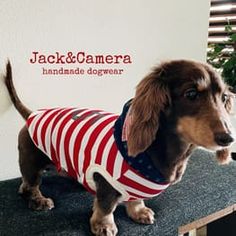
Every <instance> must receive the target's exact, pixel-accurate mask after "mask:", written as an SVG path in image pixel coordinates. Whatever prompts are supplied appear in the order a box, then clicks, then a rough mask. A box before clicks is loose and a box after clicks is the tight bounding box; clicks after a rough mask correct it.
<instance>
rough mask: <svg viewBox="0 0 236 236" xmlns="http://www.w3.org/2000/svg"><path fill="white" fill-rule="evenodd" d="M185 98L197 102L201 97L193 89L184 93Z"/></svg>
mask: <svg viewBox="0 0 236 236" xmlns="http://www.w3.org/2000/svg"><path fill="white" fill-rule="evenodd" d="M184 96H185V97H186V98H188V99H189V100H195V99H196V98H197V97H198V96H199V93H198V91H197V90H196V89H195V88H191V89H188V90H187V91H186V92H185V93H184Z"/></svg>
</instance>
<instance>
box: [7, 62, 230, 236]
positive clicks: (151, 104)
mask: <svg viewBox="0 0 236 236" xmlns="http://www.w3.org/2000/svg"><path fill="white" fill-rule="evenodd" d="M5 83H6V86H7V88H8V91H9V94H10V96H11V100H12V102H13V104H14V105H15V107H16V109H17V110H18V111H19V113H20V114H21V115H22V116H23V118H24V119H25V120H27V125H26V126H24V127H23V128H22V130H21V131H20V133H19V163H20V170H21V173H22V181H23V182H22V184H21V186H20V193H21V194H22V196H23V197H25V198H26V199H27V200H28V202H29V207H30V208H32V209H35V210H48V209H51V208H53V207H54V204H53V201H52V200H51V199H50V198H45V197H44V196H43V195H42V194H41V192H40V190H39V183H40V175H41V172H42V171H43V170H44V169H45V168H46V167H47V165H49V164H52V162H55V159H57V158H58V157H57V153H56V152H57V149H58V150H59V151H58V153H60V152H61V151H62V150H61V148H62V147H63V148H67V147H66V146H63V145H64V144H63V145H61V143H60V142H59V143H58V145H57V144H55V150H54V148H53V145H52V144H51V143H49V142H47V141H45V140H44V139H43V141H39V140H38V139H39V136H37V135H38V134H36V133H32V132H33V131H32V130H31V125H32V123H34V121H33V120H34V119H35V117H37V114H39V113H40V114H42V110H41V111H40V112H38V113H37V114H36V113H32V112H31V111H30V110H29V109H27V108H26V107H25V106H24V105H23V104H22V103H21V101H20V99H19V98H18V96H17V94H16V91H15V88H14V86H13V82H12V72H11V66H10V63H8V64H7V72H6V76H5ZM232 97H233V94H232V93H231V92H230V91H229V89H228V86H226V85H225V84H224V83H223V81H222V80H221V78H220V77H219V76H218V75H217V74H216V73H215V72H214V71H213V69H212V68H211V67H210V66H208V65H206V64H202V63H198V62H193V61H187V60H178V61H177V60H176V61H170V62H166V63H163V64H161V65H159V66H158V67H156V68H154V69H153V71H152V72H151V73H150V74H149V75H147V76H146V77H145V78H144V79H143V80H142V81H141V82H140V83H139V84H138V86H137V90H136V94H135V97H134V98H133V100H131V101H130V102H128V103H127V104H126V105H125V108H124V110H125V112H124V111H123V113H122V115H121V116H120V117H116V118H114V116H112V115H110V113H109V114H107V113H104V112H101V111H93V112H91V111H88V110H84V109H79V110H73V112H71V115H70V119H69V120H70V121H71V120H73V122H77V123H78V124H79V123H81V122H84V121H85V120H86V119H89V121H90V125H94V124H95V123H96V122H97V121H98V120H101V119H104V117H105V116H106V117H107V116H108V118H109V119H113V120H114V119H115V121H114V122H116V123H115V126H114V127H111V129H110V131H112V132H113V134H114V136H115V141H114V142H113V143H112V148H111V149H110V152H109V153H111V152H116V153H121V154H122V155H124V156H125V157H124V160H123V159H122V168H123V167H124V166H125V167H127V166H128V167H127V168H130V169H129V171H130V173H131V172H132V171H133V172H132V173H136V177H137V176H138V178H139V179H140V178H142V180H143V172H144V173H145V176H146V177H147V180H143V181H144V182H145V183H150V185H151V186H154V187H156V186H164V185H165V184H166V186H167V185H169V184H173V183H175V182H177V181H179V180H180V179H181V177H182V175H183V173H184V171H185V168H186V164H187V161H188V158H189V156H190V154H191V152H192V150H193V148H194V147H196V146H201V147H204V148H207V149H210V150H214V151H217V156H218V159H219V161H220V162H221V163H227V162H228V161H229V160H230V152H229V150H228V148H229V146H230V145H231V144H232V143H233V141H234V138H233V129H232V125H231V123H230V120H229V113H230V110H231V107H232ZM63 111H65V110H63ZM63 111H62V110H46V111H43V115H45V116H44V117H41V118H36V119H38V121H36V122H35V125H34V128H35V127H36V128H35V130H38V129H39V126H40V125H41V124H40V122H41V121H42V120H44V121H48V122H49V124H47V123H46V125H45V124H44V123H43V124H42V125H41V127H46V126H47V127H48V126H50V125H51V126H50V129H53V128H52V127H53V125H54V128H55V127H56V126H57V125H58V124H59V123H60V119H62V114H61V113H62V112H63ZM86 112H87V113H88V114H89V116H88V117H86V118H85V116H84V114H85V113H86ZM59 113H60V115H58V114H59ZM87 113H86V114H87ZM49 114H53V115H52V116H54V118H53V119H54V120H53V122H52V123H50V122H51V121H50V119H49V117H50V115H49ZM56 114H57V115H58V116H56ZM55 117H56V118H55ZM36 123H37V124H38V125H37V124H36ZM71 124H72V123H71ZM73 124H74V123H73ZM109 124H111V123H109ZM112 124H113V123H112ZM99 127H100V126H99ZM55 129H56V128H55ZM58 129H60V128H58ZM97 129H98V127H97ZM35 130H34V131H35ZM68 130H69V129H68ZM45 132H47V131H45ZM58 132H59V131H58ZM79 132H81V131H79ZM102 132H103V131H101V132H100V131H97V133H96V135H95V136H99V135H100V134H101V133H102ZM59 133H60V132H59ZM50 135H51V136H50V137H52V136H53V134H52V133H50ZM66 135H67V134H66ZM72 136H73V135H72ZM78 136H79V135H78ZM95 136H94V137H93V138H94V140H95ZM117 136H118V138H117ZM43 137H44V138H45V134H44V136H43ZM65 137H67V136H65ZM78 138H80V137H78ZM65 139H66V138H65ZM104 140H105V136H104V138H103V141H104ZM103 141H102V142H103ZM40 142H41V143H43V142H45V143H43V144H44V145H41V146H40V144H39V143H40ZM91 142H92V141H91V140H90V143H91ZM94 142H95V141H94ZM77 144H78V143H77ZM79 144H80V143H79ZM50 145H51V146H50ZM77 146H78V145H77ZM116 146H117V147H118V148H116ZM40 147H41V148H40ZM47 148H49V149H50V153H51V155H49V154H48V153H47V152H46V151H45V150H46V149H47ZM98 149H99V148H98ZM114 150H115V151H114ZM117 150H118V151H117ZM86 152H87V149H85V151H84V152H83V154H84V153H86ZM63 153H64V152H63ZM68 153H70V150H69V151H68ZM78 153H79V152H78ZM103 154H104V153H103ZM58 155H59V154H58ZM68 155H69V154H68ZM109 155H110V154H109ZM109 155H108V156H109ZM65 156H66V154H65ZM59 158H60V157H59ZM69 158H71V157H69ZM74 158H75V157H74ZM79 158H80V157H79ZM90 158H91V159H92V158H93V157H92V156H91V153H90ZM119 158H121V157H120V156H115V158H114V162H118V161H117V160H121V159H119ZM142 158H146V159H147V160H146V159H145V160H144V159H142ZM72 159H73V158H72ZM70 160H71V159H66V162H67V163H66V168H67V171H69V172H71V173H72V174H71V175H74V177H75V178H78V179H80V180H81V178H82V177H83V178H82V179H83V181H84V182H86V179H85V175H82V174H81V176H80V172H79V173H77V172H76V170H79V169H80V166H78V165H80V162H79V164H78V163H77V162H76V160H75V159H74V160H73V161H74V162H73V163H72V162H70ZM135 160H138V162H139V163H143V164H142V167H140V166H138V163H136V162H135ZM60 161H61V160H59V162H60ZM146 161H148V163H152V164H153V166H151V167H150V166H146V164H145V163H146ZM76 163H77V164H76ZM133 163H134V164H133ZM56 164H58V163H56ZM136 164H137V165H136ZM129 165H131V167H129ZM136 166H137V168H138V170H137V171H136V172H135V168H136ZM60 167H61V166H60ZM110 167H111V166H109V168H110ZM149 167H150V168H149ZM151 168H152V169H151ZM149 169H150V176H149V172H148V171H149ZM151 170H152V171H151ZM153 170H154V171H153ZM155 171H156V172H158V173H159V176H160V178H159V179H162V180H163V181H162V183H160V184H159V185H158V184H157V183H156V182H155V181H156V180H153V179H152V178H151V175H153V176H155V173H154V172H155ZM115 172H117V169H116V170H115ZM92 173H93V175H92V176H91V178H92V181H94V187H91V188H93V189H92V191H94V192H96V197H95V201H94V207H93V215H92V217H91V220H90V224H91V230H92V232H93V233H94V234H95V235H116V234H117V227H116V225H115V222H114V216H113V212H114V210H115V208H116V206H117V204H118V203H119V202H120V201H122V200H125V201H126V202H125V203H126V206H127V213H128V215H129V216H130V217H131V218H132V219H133V220H135V221H136V222H139V223H144V224H152V223H153V222H154V213H153V211H152V210H151V209H149V208H147V207H146V206H145V205H144V201H143V199H145V198H148V197H147V196H149V195H148V194H146V193H145V194H146V195H145V194H144V195H145V196H146V197H140V196H137V195H138V194H137V193H139V192H140V191H139V192H138V191H137V188H138V187H140V186H139V185H140V183H131V185H132V184H133V185H132V186H133V188H131V187H130V186H128V187H127V186H126V191H125V193H123V192H122V191H123V190H120V191H119V186H121V184H120V183H116V185H114V186H113V185H112V184H111V182H110V181H109V178H110V177H109V176H108V175H107V174H106V175H105V174H104V175H103V174H102V173H101V172H100V171H96V170H95V171H93V172H92ZM126 174H127V173H126ZM123 177H124V176H123ZM86 178H87V177H86ZM130 182H132V181H130ZM86 184H87V188H88V189H90V184H89V181H87V183H86ZM118 184H120V185H119V186H118ZM91 186H92V185H91ZM123 186H125V185H124V184H123ZM151 186H145V189H146V190H147V191H149V192H153V191H154V192H155V189H151ZM142 187H143V188H144V186H142ZM132 190H133V192H132ZM131 192H132V193H131ZM159 192H161V191H159V190H158V191H156V192H155V194H154V195H158V193H159ZM127 193H128V194H130V195H129V198H124V196H123V195H124V194H127ZM135 194H136V195H135ZM126 197H127V196H126Z"/></svg>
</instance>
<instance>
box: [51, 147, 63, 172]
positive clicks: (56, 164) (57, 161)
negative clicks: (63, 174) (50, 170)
mask: <svg viewBox="0 0 236 236" xmlns="http://www.w3.org/2000/svg"><path fill="white" fill-rule="evenodd" d="M50 152H51V154H50V157H51V160H52V162H53V163H54V165H55V166H56V168H57V171H60V170H61V164H60V160H59V159H57V155H56V151H55V149H54V147H53V145H52V143H51V144H50Z"/></svg>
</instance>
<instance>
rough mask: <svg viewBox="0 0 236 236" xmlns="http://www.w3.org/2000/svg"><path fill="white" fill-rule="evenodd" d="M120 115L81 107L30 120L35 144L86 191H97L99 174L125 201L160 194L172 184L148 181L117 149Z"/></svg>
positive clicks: (44, 111)
mask: <svg viewBox="0 0 236 236" xmlns="http://www.w3.org/2000/svg"><path fill="white" fill-rule="evenodd" d="M117 118H118V115H115V114H111V113H107V112H105V111H101V110H89V109H81V108H53V109H41V110H38V111H36V112H33V113H32V114H31V115H30V116H29V118H28V120H27V126H28V130H29V134H30V136H31V138H32V140H33V142H34V143H35V145H36V146H37V147H38V148H39V149H40V150H42V151H43V152H44V153H45V154H46V155H47V156H48V157H49V158H50V159H51V160H52V161H53V162H54V164H55V165H56V167H57V169H58V170H60V169H61V168H64V169H65V170H66V171H67V172H68V173H69V175H70V176H72V177H73V178H75V179H77V180H78V181H79V182H80V183H81V184H83V185H84V186H85V187H86V188H87V190H89V191H90V192H92V193H95V192H96V186H95V183H94V180H93V174H94V173H95V172H98V173H100V174H101V175H102V176H103V177H104V178H105V179H106V180H107V181H108V182H109V183H110V184H111V185H112V186H113V187H114V188H115V189H116V190H117V191H118V192H120V193H121V194H122V200H123V201H131V200H138V199H148V198H152V197H154V196H157V195H159V194H160V193H161V192H162V191H163V190H164V189H166V188H167V187H168V185H169V184H158V183H156V182H152V181H150V180H148V179H146V178H145V177H144V176H142V175H141V174H139V173H138V172H137V171H135V170H134V169H133V168H132V167H130V165H129V164H128V163H127V162H126V161H125V160H124V158H123V157H122V155H121V153H120V151H119V150H118V148H117V145H116V142H115V139H114V136H113V129H114V123H115V121H116V120H117Z"/></svg>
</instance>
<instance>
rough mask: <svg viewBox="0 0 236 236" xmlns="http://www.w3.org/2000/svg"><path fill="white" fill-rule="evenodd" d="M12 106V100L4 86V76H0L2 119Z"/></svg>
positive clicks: (0, 109) (0, 113) (0, 110)
mask: <svg viewBox="0 0 236 236" xmlns="http://www.w3.org/2000/svg"><path fill="white" fill-rule="evenodd" d="M10 106H11V100H10V97H9V94H8V92H7V88H6V86H5V84H4V74H2V73H1V74H0V117H1V116H2V115H3V114H4V113H5V112H6V111H7V110H8V109H9V107H10Z"/></svg>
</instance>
